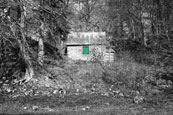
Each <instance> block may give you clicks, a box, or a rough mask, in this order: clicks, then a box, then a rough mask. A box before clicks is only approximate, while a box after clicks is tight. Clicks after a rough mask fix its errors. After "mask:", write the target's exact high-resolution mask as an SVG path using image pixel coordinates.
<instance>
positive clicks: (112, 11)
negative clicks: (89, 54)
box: [0, 0, 173, 94]
mask: <svg viewBox="0 0 173 115" xmlns="http://www.w3.org/2000/svg"><path fill="white" fill-rule="evenodd" d="M72 31H73V32H92V31H93V32H106V34H107V40H108V41H109V43H110V46H109V47H111V48H112V49H113V50H114V51H115V56H116V57H115V58H116V59H117V60H116V59H115V63H119V62H116V61H120V60H121V61H123V60H122V59H124V58H126V59H127V58H128V59H127V60H126V61H124V62H123V64H124V65H123V64H122V63H120V64H117V65H116V64H114V65H112V66H110V67H107V66H104V64H102V62H100V61H98V62H97V63H100V65H99V66H101V68H102V69H101V71H104V72H103V73H102V74H101V75H102V76H101V77H99V78H101V79H102V81H103V82H104V83H106V84H114V85H117V84H118V86H121V85H120V84H119V83H120V82H121V83H122V84H123V86H122V87H124V86H127V87H128V88H129V87H130V88H132V89H133V90H134V89H135V90H139V89H141V90H143V89H144V88H146V85H147V86H149V85H151V84H152V85H153V84H154V86H156V85H158V84H159V83H158V81H157V80H159V82H160V78H161V79H163V80H164V81H161V82H164V85H165V86H166V87H169V88H170V87H172V85H173V71H172V70H173V1H172V0H0V87H1V89H2V88H3V86H4V84H5V85H7V84H9V85H11V83H12V82H13V81H14V80H16V79H17V80H18V82H17V83H19V84H21V83H24V84H25V83H27V82H29V81H30V80H32V79H36V78H37V77H38V71H42V70H47V67H48V66H47V65H48V64H50V62H52V61H50V60H53V63H54V64H55V62H56V63H58V64H57V65H56V66H58V67H60V68H63V67H64V66H65V67H66V66H67V65H68V64H67V62H68V61H67V58H66V56H65V55H64V50H65V44H64V43H65V41H66V40H67V36H68V33H70V32H72ZM132 61H133V64H136V63H137V64H138V65H140V67H139V68H141V69H139V68H138V67H136V69H134V68H133V67H131V65H129V63H128V62H132ZM126 62H127V63H126ZM81 63H86V62H80V61H79V62H76V64H78V65H81ZM133 64H132V65H133ZM141 65H142V66H141ZM143 65H144V66H147V67H153V68H154V70H153V71H154V72H153V73H152V75H151V76H150V77H152V78H151V79H150V80H149V81H150V83H149V85H148V84H144V83H143V81H145V80H146V79H148V78H147V77H148V76H149V75H147V74H148V73H147V72H148V71H147V70H146V69H145V67H144V66H143ZM54 66H55V65H54ZM73 66H74V65H73ZM134 66H136V65H134ZM125 67H127V68H125ZM128 67H129V68H130V69H132V68H133V69H134V70H133V73H132V71H131V70H130V69H129V68H128ZM147 67H146V68H147ZM79 68H80V67H79ZM65 69H66V73H65V75H66V76H70V77H73V80H72V81H73V83H74V82H75V79H76V78H75V73H76V70H73V69H75V68H73V67H72V68H69V67H67V68H65ZM150 70H151V69H150ZM55 71H56V70H55ZM64 71H65V70H64ZM69 71H71V72H73V74H71V73H70V72H69ZM97 71H99V72H100V70H97ZM110 71H111V72H110ZM47 72H48V73H51V72H50V71H47ZM99 72H98V73H93V72H92V75H91V76H92V79H94V83H95V82H99V83H100V84H102V82H100V81H97V76H99V75H98V74H99ZM115 73H116V74H115ZM44 74H45V73H44ZM96 74H97V75H96ZM51 75H52V73H51ZM58 75H60V76H63V75H64V74H63V75H62V73H57V76H58ZM116 75H117V76H116ZM52 76H53V77H52ZM52 76H51V77H50V76H49V78H50V79H54V78H55V77H56V75H52ZM87 76H88V74H87V75H86V76H85V77H87ZM120 76H121V77H120ZM129 76H131V77H132V78H129ZM94 77H95V78H94ZM63 79H65V78H63ZM69 79H70V78H69ZM81 79H83V78H81ZM85 79H86V78H85ZM90 80H91V79H90ZM128 80H130V81H129V82H127V81H128ZM79 82H81V81H77V82H76V83H79ZM63 83H66V82H63ZM130 83H131V84H130ZM139 83H140V85H139ZM147 83H148V82H147ZM81 84H83V82H82V83H81ZM65 85H67V84H65ZM170 85H171V86H170ZM118 86H117V87H118ZM19 87H20V86H19ZM127 87H126V88H127ZM141 87H142V88H141ZM147 88H148V87H147ZM150 89H152V88H151V87H150ZM145 91H146V92H147V91H151V90H148V89H145ZM139 92H140V91H139ZM141 92H142V91H141ZM141 92H140V93H141ZM147 94H148V93H147Z"/></svg>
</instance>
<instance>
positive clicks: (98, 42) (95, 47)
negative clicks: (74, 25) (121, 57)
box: [65, 32, 114, 62]
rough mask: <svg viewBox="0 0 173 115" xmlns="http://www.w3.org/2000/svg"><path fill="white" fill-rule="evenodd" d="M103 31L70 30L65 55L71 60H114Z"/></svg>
mask: <svg viewBox="0 0 173 115" xmlns="http://www.w3.org/2000/svg"><path fill="white" fill-rule="evenodd" d="M108 46H109V43H108V42H107V40H106V33H105V32H72V33H70V34H69V35H68V39H67V42H66V51H65V52H66V55H67V57H69V58H71V59H72V60H85V61H90V60H93V59H99V60H101V61H111V62H112V61H114V52H113V51H112V50H111V49H109V48H108Z"/></svg>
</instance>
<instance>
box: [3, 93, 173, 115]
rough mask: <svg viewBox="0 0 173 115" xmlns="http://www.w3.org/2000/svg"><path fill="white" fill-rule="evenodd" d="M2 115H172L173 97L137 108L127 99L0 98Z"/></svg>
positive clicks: (87, 96) (155, 99)
mask: <svg viewBox="0 0 173 115" xmlns="http://www.w3.org/2000/svg"><path fill="white" fill-rule="evenodd" d="M0 114H3V115H4V114H25V115H28V114H50V115H172V114H173V95H172V94H170V95H167V96H165V95H164V96H161V95H158V96H155V97H153V98H152V100H150V101H147V102H144V103H141V104H134V103H133V100H131V99H130V98H124V97H109V96H102V95H99V94H81V95H68V96H65V97H64V98H62V97H61V98H59V97H57V96H56V95H54V96H41V97H40V96H34V97H29V96H28V97H17V98H13V99H11V98H8V97H6V96H5V95H1V96H0Z"/></svg>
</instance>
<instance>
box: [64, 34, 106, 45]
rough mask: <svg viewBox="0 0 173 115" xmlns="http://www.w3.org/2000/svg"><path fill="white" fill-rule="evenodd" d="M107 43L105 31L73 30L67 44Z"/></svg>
mask: <svg viewBox="0 0 173 115" xmlns="http://www.w3.org/2000/svg"><path fill="white" fill-rule="evenodd" d="M81 44H82V45H97V44H107V40H106V33H105V32H72V33H70V34H69V35H68V39H67V42H66V45H81Z"/></svg>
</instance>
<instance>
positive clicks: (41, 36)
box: [38, 23, 45, 66]
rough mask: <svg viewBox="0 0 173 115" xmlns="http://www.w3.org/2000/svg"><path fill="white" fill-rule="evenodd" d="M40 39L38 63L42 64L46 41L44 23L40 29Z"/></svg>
mask: <svg viewBox="0 0 173 115" xmlns="http://www.w3.org/2000/svg"><path fill="white" fill-rule="evenodd" d="M39 34H40V36H39V39H38V63H39V64H40V65H41V66H42V65H43V63H44V42H43V38H44V36H45V31H44V23H42V25H41V27H40V30H39Z"/></svg>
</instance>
